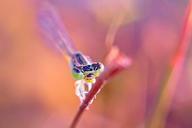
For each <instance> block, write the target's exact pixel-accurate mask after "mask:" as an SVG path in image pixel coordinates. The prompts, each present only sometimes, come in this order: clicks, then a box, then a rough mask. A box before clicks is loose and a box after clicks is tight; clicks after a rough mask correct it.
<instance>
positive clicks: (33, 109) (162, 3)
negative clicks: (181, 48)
mask: <svg viewBox="0 0 192 128" xmlns="http://www.w3.org/2000/svg"><path fill="white" fill-rule="evenodd" d="M40 2H42V1H39V0H17V1H7V0H1V1H0V128H53V127H54V128H67V126H69V124H70V122H71V120H72V118H73V116H74V114H75V112H76V110H77V108H78V107H79V99H78V98H77V97H76V96H75V87H74V80H73V79H72V76H71V72H70V69H69V66H68V63H67V61H66V60H65V58H64V57H63V56H62V55H60V54H59V53H58V52H56V50H54V49H53V48H52V47H51V46H50V45H49V43H48V42H47V41H46V39H45V38H44V37H43V36H42V34H41V32H40V28H39V25H38V24H37V13H38V12H37V10H38V8H39V7H40V6H39V4H40ZM49 2H50V3H52V4H53V6H55V7H56V8H57V9H58V12H59V14H60V16H61V19H62V22H63V23H64V24H65V25H66V29H67V31H68V32H69V34H70V35H71V37H72V39H73V40H74V42H75V45H76V46H77V48H78V49H79V50H81V51H82V52H84V53H86V54H87V55H89V56H90V57H91V58H94V59H95V60H99V61H104V58H105V56H106V51H107V46H106V40H107V39H106V36H107V33H108V32H109V28H110V26H111V25H112V26H113V25H114V24H115V26H116V28H115V32H114V33H115V36H114V40H113V41H114V42H113V43H114V44H115V45H116V46H118V47H119V49H120V50H121V52H124V53H125V54H126V55H127V56H130V57H131V59H132V62H133V63H132V66H131V67H129V69H127V70H126V71H124V72H122V73H121V74H119V75H118V76H116V77H114V78H113V79H111V81H109V83H108V84H107V85H106V86H105V88H103V90H102V91H101V92H100V94H99V95H98V96H97V100H95V101H94V103H93V104H92V105H91V106H90V110H89V111H86V112H85V115H83V117H82V119H81V121H80V123H79V127H80V128H108V127H110V128H128V127H130V128H138V127H143V126H144V125H145V122H146V119H148V117H149V116H150V114H151V112H152V110H153V109H152V108H153V107H154V106H155V103H156V100H157V97H158V94H159V91H160V90H161V87H162V86H163V84H164V81H165V79H166V77H167V75H168V74H167V73H168V71H167V70H168V68H169V66H170V63H171V62H170V61H171V60H172V58H173V56H174V55H175V52H176V49H177V47H178V44H179V37H180V35H181V30H182V27H183V21H184V15H185V10H186V8H187V5H188V0H169V1H167V0H145V1H144V0H95V1H90V0H75V1H71V0H50V1H49ZM189 49H190V50H189V51H188V52H187V55H186V61H185V63H184V65H183V66H184V69H183V71H182V74H181V76H180V77H179V80H178V83H177V86H176V90H175V95H174V96H173V102H172V103H171V106H170V111H169V112H168V116H167V118H166V126H165V127H166V128H191V127H192V123H191V117H192V109H191V108H192V103H191V100H192V89H191V88H192V86H191V85H192V81H191V76H192V68H191V66H192V65H191V62H192V58H191V48H189Z"/></svg>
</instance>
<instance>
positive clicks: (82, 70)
mask: <svg viewBox="0 0 192 128" xmlns="http://www.w3.org/2000/svg"><path fill="white" fill-rule="evenodd" d="M39 21H40V25H41V28H42V30H43V33H44V35H45V36H46V37H47V38H49V39H50V40H51V43H52V44H53V45H54V46H55V47H56V48H57V49H58V50H59V51H60V52H61V53H62V54H63V53H66V54H67V55H68V56H69V57H70V68H71V72H72V75H73V77H74V79H75V80H76V84H75V85H76V95H77V96H78V97H79V98H80V101H81V102H83V100H84V99H85V97H86V95H87V93H88V92H89V91H90V90H91V88H92V85H93V84H94V83H95V82H96V77H98V76H99V75H100V74H101V73H102V72H103V70H104V65H103V64H102V63H100V62H94V61H92V60H91V59H90V58H89V57H88V56H86V55H84V54H83V53H81V52H79V51H77V50H76V49H75V47H74V46H73V41H72V39H71V38H70V37H69V35H68V34H67V32H66V30H65V28H64V25H62V23H61V20H60V19H59V17H58V15H57V13H56V12H55V10H54V8H53V7H51V6H50V5H46V6H43V8H41V10H40V11H39Z"/></svg>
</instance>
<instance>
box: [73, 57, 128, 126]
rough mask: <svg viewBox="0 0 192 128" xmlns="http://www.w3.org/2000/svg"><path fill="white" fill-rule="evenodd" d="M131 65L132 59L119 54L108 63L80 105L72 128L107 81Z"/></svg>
mask: <svg viewBox="0 0 192 128" xmlns="http://www.w3.org/2000/svg"><path fill="white" fill-rule="evenodd" d="M129 65H130V59H129V58H127V57H126V56H124V55H122V54H119V55H118V56H116V57H115V58H114V59H113V61H112V62H111V64H109V65H107V66H106V68H105V71H104V72H103V73H102V74H101V76H100V77H98V79H97V81H96V83H95V84H94V85H93V88H92V89H91V90H90V92H89V93H88V95H87V96H86V99H85V100H84V102H83V103H82V104H81V106H80V107H79V110H78V112H77V113H76V115H75V118H74V120H73V121H72V123H71V126H70V128H75V127H76V125H77V123H78V121H79V119H80V117H81V116H82V114H83V112H84V111H85V109H86V108H87V107H88V105H89V102H90V101H91V100H92V99H93V98H94V97H95V95H96V94H97V93H98V92H99V91H100V90H101V89H102V88H103V86H104V85H105V83H106V82H107V81H108V80H109V79H110V78H111V77H113V76H114V75H117V74H118V73H119V72H121V71H122V70H124V69H126V68H127V67H128V66H129Z"/></svg>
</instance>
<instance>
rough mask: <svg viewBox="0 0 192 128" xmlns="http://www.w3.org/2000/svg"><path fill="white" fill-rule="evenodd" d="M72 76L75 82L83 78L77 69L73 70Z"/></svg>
mask: <svg viewBox="0 0 192 128" xmlns="http://www.w3.org/2000/svg"><path fill="white" fill-rule="evenodd" d="M72 74H73V77H74V78H75V79H76V80H81V79H83V77H84V75H83V73H82V72H81V71H80V70H79V69H78V68H73V69H72Z"/></svg>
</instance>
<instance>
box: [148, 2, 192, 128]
mask: <svg viewBox="0 0 192 128" xmlns="http://www.w3.org/2000/svg"><path fill="white" fill-rule="evenodd" d="M191 16H192V4H191V3H190V4H189V5H188V8H187V10H186V17H185V21H184V26H183V30H182V32H181V37H180V40H179V45H178V49H177V51H176V55H175V57H174V58H173V62H172V64H171V68H170V70H169V71H170V72H169V77H168V79H167V81H166V83H165V85H164V86H163V88H162V90H161V91H160V94H159V99H158V100H157V104H156V107H155V109H154V112H153V114H152V116H151V118H150V120H149V124H148V128H164V127H165V123H166V117H167V114H168V112H169V108H170V105H171V101H172V99H173V96H174V93H175V89H176V85H177V82H178V80H179V77H180V74H181V71H182V69H183V64H184V61H185V56H186V53H187V51H188V49H189V45H190V41H189V39H190V36H191V27H192V24H191Z"/></svg>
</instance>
